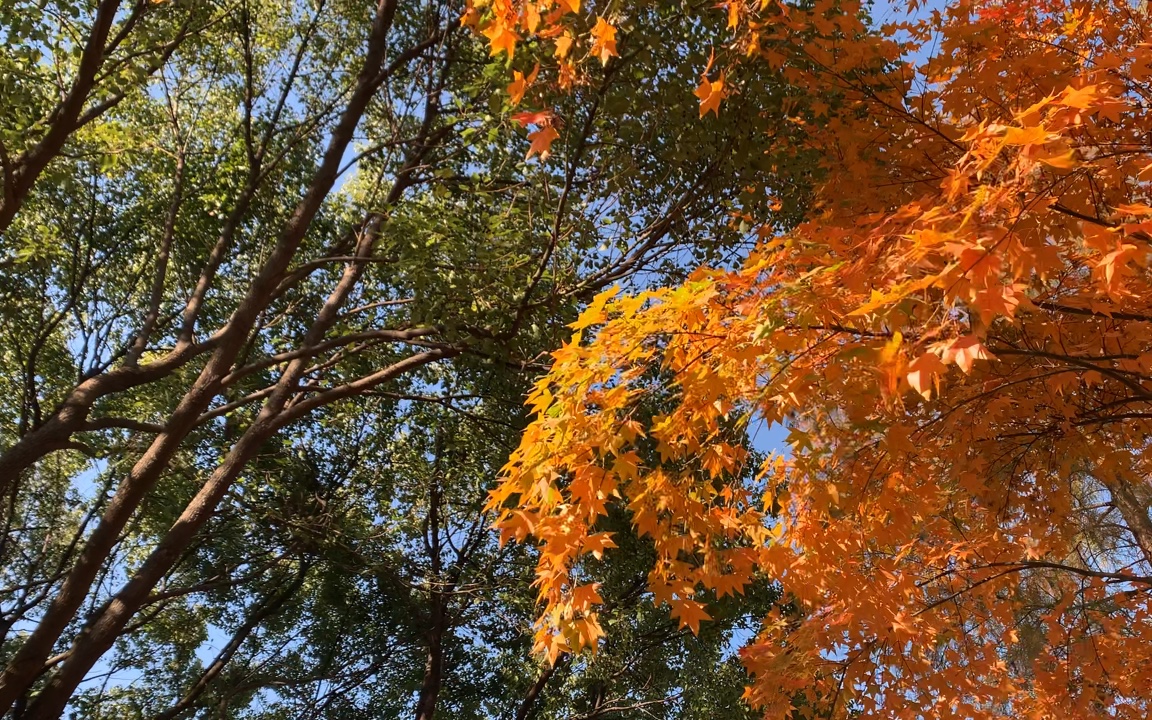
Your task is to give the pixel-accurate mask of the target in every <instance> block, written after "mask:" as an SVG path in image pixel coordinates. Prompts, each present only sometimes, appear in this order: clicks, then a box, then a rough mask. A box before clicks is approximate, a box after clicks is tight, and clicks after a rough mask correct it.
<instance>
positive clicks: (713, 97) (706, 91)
mask: <svg viewBox="0 0 1152 720" xmlns="http://www.w3.org/2000/svg"><path fill="white" fill-rule="evenodd" d="M695 95H696V97H698V98H700V117H704V116H705V115H707V114H708V113H713V114H715V115H719V114H720V101H721V100H723V99H724V74H723V73H721V74H720V77H719V78H717V79H716V80H709V79H708V76H707V75H705V76H704V77H702V78H701V79H700V84H699V85H698V86H697V87H696V91H695Z"/></svg>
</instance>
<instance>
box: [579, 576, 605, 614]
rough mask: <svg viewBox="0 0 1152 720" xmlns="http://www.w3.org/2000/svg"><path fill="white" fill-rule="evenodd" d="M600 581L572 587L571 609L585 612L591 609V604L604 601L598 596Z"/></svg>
mask: <svg viewBox="0 0 1152 720" xmlns="http://www.w3.org/2000/svg"><path fill="white" fill-rule="evenodd" d="M599 589H600V583H592V584H590V585H581V586H579V587H576V588H573V589H572V609H573V610H575V611H577V612H580V613H586V612H588V611H589V610H591V609H592V606H593V605H599V604H601V603H603V602H604V599H603V598H601V597H600V592H599Z"/></svg>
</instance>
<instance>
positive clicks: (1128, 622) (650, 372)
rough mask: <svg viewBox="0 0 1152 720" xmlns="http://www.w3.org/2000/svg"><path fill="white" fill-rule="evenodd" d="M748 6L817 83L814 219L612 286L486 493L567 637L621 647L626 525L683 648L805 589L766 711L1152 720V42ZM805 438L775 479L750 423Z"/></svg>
mask: <svg viewBox="0 0 1152 720" xmlns="http://www.w3.org/2000/svg"><path fill="white" fill-rule="evenodd" d="M508 7H509V8H514V7H518V6H513V5H509V6H508ZM726 9H727V11H728V13H729V19H730V26H731V30H732V33H733V35H732V37H731V38H729V39H728V41H729V42H730V47H732V48H734V49H735V50H736V51H737V52H736V53H734V56H740V57H741V58H742V59H741V60H740V62H743V63H759V62H763V63H768V65H769V66H770V67H771V68H772V69H774V70H777V71H779V72H780V73H782V74H783V75H784V76H785V77H786V78H788V79H789V80H790V81H792V83H793V84H794V85H795V86H796V87H808V88H811V94H810V95H809V96H808V97H807V98H800V99H798V105H797V107H800V108H804V107H806V108H807V111H806V112H807V116H804V113H803V112H802V111H798V112H797V117H796V118H795V121H796V122H805V123H806V124H807V126H808V127H809V129H810V131H811V132H810V141H811V147H814V148H816V149H817V150H819V152H820V154H821V156H822V157H823V158H824V171H825V176H824V180H823V181H822V185H821V187H820V189H819V194H818V202H817V207H816V210H814V211H813V213H812V216H811V220H810V221H809V222H807V223H805V224H803V225H802V226H800V227H798V228H796V229H795V230H794V231H791V232H789V233H787V234H785V235H783V236H779V235H777V234H775V233H773V232H771V231H770V230H768V229H765V230H764V231H763V232H762V233H761V239H760V242H759V246H758V248H757V250H756V251H755V252H753V253H752V254H751V255H750V257H749V258H748V259H747V261H746V262H745V263H744V265H743V266H742V267H740V268H738V269H736V270H707V269H704V270H700V271H698V272H697V273H696V274H695V275H694V276H693V277H692V278H691V279H690V280H689V281H688V282H687V283H685V284H684V285H682V286H681V287H677V288H666V289H658V290H653V291H648V292H644V293H639V294H634V295H623V296H620V295H618V294H616V293H605V294H603V295H601V296H599V297H597V298H596V300H595V301H594V302H593V303H592V304H591V306H590V307H589V308H588V309H587V310H586V311H585V313H584V314H583V316H582V317H581V319H580V321H579V322H578V323H577V324H576V326H575V329H576V331H577V333H576V335H575V336H574V337H573V338H572V341H571V342H570V343H568V344H566V345H565V346H564V347H563V348H561V349H560V350H559V351H557V352H556V353H555V357H554V365H553V369H552V371H551V373H550V374H549V375H548V376H547V377H545V378H543V379H542V380H541V381H540V382H539V383H538V384H537V385H536V387H535V389H534V391H533V393H532V394H531V396H530V398H529V404H530V406H531V408H532V410H533V411H534V413H535V420H534V421H533V422H532V424H531V425H530V426H529V427H528V429H527V431H526V432H525V434H524V437H523V441H522V443H521V445H520V447H519V449H518V450H517V451H516V452H515V454H514V455H513V457H512V458H511V460H510V462H509V464H508V466H507V468H506V477H505V478H504V480H503V482H502V483H501V485H500V486H499V487H498V488H497V490H496V491H495V492H494V493H493V495H492V498H491V503H490V504H491V507H492V508H495V509H497V510H498V511H499V512H500V520H499V527H500V528H501V531H502V532H503V534H504V536H505V537H506V538H510V539H515V540H517V541H527V540H529V539H532V540H535V541H536V542H538V543H539V547H540V560H539V566H538V572H537V577H538V585H539V597H540V601H541V603H542V606H543V613H542V616H541V620H540V622H539V625H538V632H537V649H538V650H539V651H540V652H541V653H543V654H544V655H546V656H547V657H549V658H551V659H555V657H556V656H557V655H558V654H559V653H561V652H568V651H578V650H580V649H582V648H594V647H595V646H596V644H597V642H598V640H599V639H600V637H601V636H602V635H603V630H602V629H601V627H600V625H599V624H598V622H597V619H596V608H597V605H598V604H599V603H600V597H599V594H598V591H597V588H596V586H595V585H594V584H591V583H589V582H588V581H587V579H586V572H585V570H584V563H585V561H586V560H587V558H588V557H595V558H600V557H604V556H607V557H609V558H610V556H611V548H612V547H613V545H614V544H613V542H612V539H611V536H610V535H609V534H608V533H605V532H603V531H599V530H598V529H597V525H598V522H599V521H600V520H601V519H602V518H604V517H605V516H606V515H607V513H608V509H609V507H610V506H612V505H617V506H621V507H626V508H627V510H628V512H629V513H630V517H631V520H632V523H633V525H634V527H635V529H636V531H637V532H638V533H639V534H640V535H642V536H645V537H647V538H649V539H650V540H651V542H652V543H653V545H654V547H655V549H656V557H657V560H656V562H655V564H654V566H653V567H652V569H651V573H650V575H649V589H650V591H651V595H652V597H653V600H654V602H656V603H667V604H668V606H669V607H670V608H671V613H672V615H673V616H674V617H676V618H678V619H679V621H680V624H681V627H682V628H683V627H686V628H689V629H691V630H692V631H694V632H695V631H697V630H698V628H699V624H700V623H701V621H706V620H707V619H708V609H707V603H708V600H709V599H710V598H716V597H723V596H725V595H728V594H733V593H741V592H742V591H743V590H744V589H745V588H746V587H747V585H748V584H749V583H750V582H753V581H754V580H755V579H756V578H768V579H770V580H772V581H775V582H778V583H779V585H780V587H781V589H782V591H783V592H784V593H785V595H784V597H785V598H786V601H787V602H786V603H782V604H781V605H780V607H779V608H778V609H776V610H775V611H773V612H772V613H771V614H770V615H769V617H767V618H765V619H764V623H763V627H762V630H761V632H760V634H759V636H758V637H757V638H756V639H755V640H754V641H752V642H751V643H750V644H749V645H748V646H747V647H746V648H745V649H744V650H743V652H742V657H743V660H744V662H745V664H746V666H747V667H748V669H749V671H750V673H751V674H752V681H751V684H750V686H749V688H748V690H747V694H746V697H747V699H748V700H749V701H750V702H752V703H753V704H755V705H757V706H759V707H761V708H763V709H764V711H765V713H766V715H767V716H768V717H782V716H794V717H857V716H883V717H891V718H921V717H934V718H935V717H940V718H949V717H955V718H998V717H1012V718H1049V717H1057V716H1060V717H1069V718H1081V717H1083V718H1088V717H1100V718H1104V717H1108V718H1146V717H1148V716H1149V714H1150V713H1152V613H1150V611H1152V607H1150V597H1152V519H1150V517H1149V507H1150V506H1152V481H1150V478H1152V443H1150V442H1149V437H1150V435H1152V407H1150V406H1149V404H1150V403H1152V282H1150V278H1149V261H1150V260H1152V257H1150V254H1149V253H1150V250H1152V206H1150V204H1149V203H1152V198H1150V195H1152V117H1150V116H1149V111H1148V110H1149V104H1150V103H1152V45H1150V42H1152V21H1150V20H1149V17H1148V15H1147V14H1146V12H1145V11H1144V10H1143V9H1142V8H1141V7H1138V6H1137V5H1135V4H1133V3H1129V2H1127V1H1126V0H1045V2H1043V3H1033V2H1024V1H1022V0H1002V1H999V2H987V1H985V2H953V3H951V4H949V5H948V7H946V8H942V9H940V10H936V11H928V12H922V13H920V15H919V16H920V17H922V18H923V19H915V17H916V16H915V15H912V16H911V17H913V19H910V20H907V21H904V22H901V23H898V24H893V25H891V26H888V27H885V28H884V30H883V32H882V33H879V34H876V33H872V32H869V31H868V29H867V28H866V27H865V26H864V24H863V21H862V20H861V16H860V14H859V13H858V12H857V8H854V7H853V6H852V4H851V3H850V2H847V1H845V2H839V3H831V2H817V3H816V5H815V7H814V8H811V9H807V10H799V9H797V8H794V7H788V6H785V5H780V4H777V3H775V2H773V1H772V0H765V1H764V2H761V1H760V0H756V1H755V2H747V3H744V2H738V0H732V2H730V3H729V4H727V6H726ZM912 10H916V8H915V4H914V3H913V7H912ZM515 12H517V11H516V10H513V9H509V10H508V11H507V13H506V14H505V15H504V17H506V18H513V17H519V18H520V19H517V20H515V23H517V24H515V27H518V28H522V29H526V28H527V25H525V24H524V22H525V19H524V18H525V16H524V15H523V11H522V10H520V11H519V12H521V13H522V14H521V15H520V16H515V14H514V13H515ZM492 22H495V21H492ZM500 22H501V23H502V24H501V25H499V26H498V29H495V30H493V29H492V27H493V26H481V27H488V29H487V30H484V32H485V34H487V35H488V36H489V37H490V38H492V39H493V48H494V49H495V48H496V47H497V45H498V43H497V39H498V38H503V37H505V34H506V33H508V32H513V30H511V29H510V28H512V27H513V20H502V21H500ZM562 32H566V31H562ZM501 42H503V43H504V44H503V45H501V47H507V49H508V50H509V52H511V49H512V46H511V45H508V44H507V43H508V42H511V41H508V40H503V41H501ZM909 58H911V59H909ZM708 77H709V76H708V71H705V76H704V78H705V82H706V83H711V82H715V81H710V80H708ZM723 77H724V76H722V75H721V76H720V78H721V79H720V80H719V82H720V83H721V85H720V86H719V87H718V88H716V91H715V92H713V90H712V86H711V85H709V87H708V88H706V89H700V90H698V91H697V95H698V97H699V98H700V101H701V115H703V114H704V113H705V112H707V111H713V112H716V111H719V109H720V105H719V104H718V103H720V101H721V99H722V97H723V95H724V94H726V93H728V92H738V91H739V88H738V87H726V86H724V84H723V83H724V80H723ZM701 87H702V88H703V85H702V86H701ZM714 95H719V97H714ZM767 123H768V119H766V124H767ZM736 220H743V221H748V220H755V219H754V218H737V219H736ZM717 221H718V222H723V221H724V219H722V218H718V219H717ZM668 393H671V394H672V397H673V401H672V402H671V404H670V405H669V404H668V402H667V398H664V400H663V403H664V404H663V405H660V410H661V412H660V413H658V414H655V415H653V414H652V412H651V411H650V409H646V408H650V407H651V405H652V400H653V398H654V397H656V396H660V395H667V394H668ZM773 425H784V426H786V427H787V428H788V431H789V436H788V439H789V443H790V446H791V448H790V452H789V453H787V454H785V455H773V456H770V457H769V458H768V459H767V461H766V462H763V463H761V464H758V466H756V467H749V464H750V455H749V453H748V452H747V450H746V449H745V447H744V443H742V442H739V441H734V439H733V428H736V429H739V430H741V431H743V432H749V433H750V432H753V431H754V429H755V428H757V427H767V426H773Z"/></svg>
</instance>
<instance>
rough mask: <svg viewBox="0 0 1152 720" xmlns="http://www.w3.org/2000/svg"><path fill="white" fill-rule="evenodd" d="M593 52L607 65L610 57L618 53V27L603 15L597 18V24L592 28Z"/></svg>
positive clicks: (601, 62)
mask: <svg viewBox="0 0 1152 720" xmlns="http://www.w3.org/2000/svg"><path fill="white" fill-rule="evenodd" d="M591 53H592V55H594V56H596V57H599V58H600V64H602V65H607V64H608V59H609V58H612V57H615V56H616V55H617V53H616V28H615V27H613V26H612V25H611V24H609V23H608V21H607V20H605V19H604V18H602V17H597V18H596V25H595V26H594V27H593V28H592V50H591Z"/></svg>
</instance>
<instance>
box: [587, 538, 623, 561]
mask: <svg viewBox="0 0 1152 720" xmlns="http://www.w3.org/2000/svg"><path fill="white" fill-rule="evenodd" d="M614 547H616V543H615V542H614V541H613V540H612V533H610V532H600V533H596V534H595V535H589V536H588V537H586V538H584V552H586V553H591V554H592V556H593V557H595V558H596V559H597V560H600V559H601V558H603V557H604V551H605V550H607V549H608V548H614Z"/></svg>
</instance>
